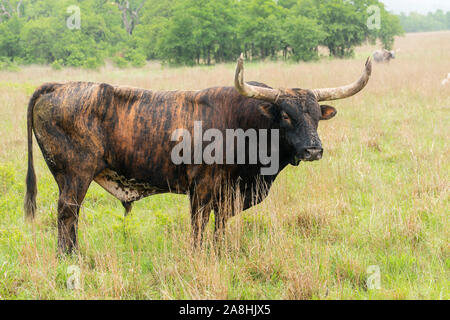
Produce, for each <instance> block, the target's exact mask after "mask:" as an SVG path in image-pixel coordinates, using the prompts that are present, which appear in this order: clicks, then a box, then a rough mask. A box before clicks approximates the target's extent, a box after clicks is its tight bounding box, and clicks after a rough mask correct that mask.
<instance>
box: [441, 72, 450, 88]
mask: <svg viewBox="0 0 450 320" xmlns="http://www.w3.org/2000/svg"><path fill="white" fill-rule="evenodd" d="M449 83H450V73H449V74H447V78H445V79H444V80H442V82H441V84H442V85H443V86H445V85H447V84H449Z"/></svg>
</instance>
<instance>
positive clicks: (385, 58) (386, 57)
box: [373, 49, 395, 63]
mask: <svg viewBox="0 0 450 320" xmlns="http://www.w3.org/2000/svg"><path fill="white" fill-rule="evenodd" d="M373 59H374V60H375V62H378V63H382V62H385V63H387V62H390V61H391V59H395V51H388V50H385V49H383V50H377V51H375V52H374V53H373Z"/></svg>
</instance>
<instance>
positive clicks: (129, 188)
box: [94, 169, 165, 202]
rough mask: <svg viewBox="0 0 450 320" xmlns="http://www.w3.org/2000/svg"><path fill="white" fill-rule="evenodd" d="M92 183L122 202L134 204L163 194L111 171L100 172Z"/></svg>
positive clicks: (159, 190)
mask: <svg viewBox="0 0 450 320" xmlns="http://www.w3.org/2000/svg"><path fill="white" fill-rule="evenodd" d="M94 181H95V182H97V183H98V184H99V185H100V186H102V187H103V188H104V189H105V190H106V191H108V192H109V193H111V194H112V195H113V196H115V197H116V198H117V199H119V200H120V201H122V202H134V201H138V200H140V199H142V198H145V197H148V196H152V195H155V194H159V193H164V192H165V191H164V190H161V189H158V188H155V187H153V186H151V185H150V184H148V183H140V182H137V181H136V180H134V179H131V180H130V179H127V178H125V177H123V176H121V175H119V174H118V173H117V172H115V171H113V170H111V169H105V170H104V171H102V172H101V173H100V174H99V175H98V176H97V177H95V179H94Z"/></svg>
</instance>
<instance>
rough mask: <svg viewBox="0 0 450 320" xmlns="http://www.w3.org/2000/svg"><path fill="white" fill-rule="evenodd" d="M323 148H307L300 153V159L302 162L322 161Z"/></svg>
mask: <svg viewBox="0 0 450 320" xmlns="http://www.w3.org/2000/svg"><path fill="white" fill-rule="evenodd" d="M322 156H323V149H322V148H305V149H303V150H302V151H301V152H300V155H299V156H298V159H299V160H301V161H317V160H320V159H322Z"/></svg>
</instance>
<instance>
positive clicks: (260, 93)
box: [234, 53, 280, 103]
mask: <svg viewBox="0 0 450 320" xmlns="http://www.w3.org/2000/svg"><path fill="white" fill-rule="evenodd" d="M234 86H235V88H236V90H237V91H238V92H239V93H240V94H241V95H243V96H244V97H249V98H254V99H259V100H264V101H269V102H272V103H275V102H276V101H277V99H278V97H279V96H280V91H279V90H275V89H270V88H263V87H257V86H252V85H250V84H248V83H245V82H244V54H242V53H241V56H240V57H239V59H238V62H237V68H236V75H235V78H234Z"/></svg>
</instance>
